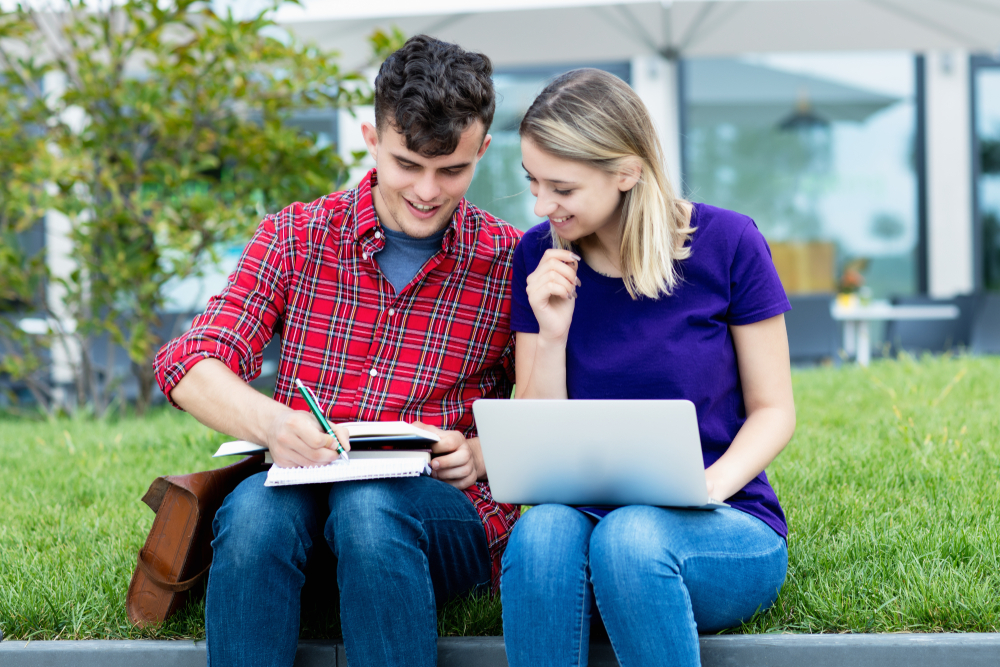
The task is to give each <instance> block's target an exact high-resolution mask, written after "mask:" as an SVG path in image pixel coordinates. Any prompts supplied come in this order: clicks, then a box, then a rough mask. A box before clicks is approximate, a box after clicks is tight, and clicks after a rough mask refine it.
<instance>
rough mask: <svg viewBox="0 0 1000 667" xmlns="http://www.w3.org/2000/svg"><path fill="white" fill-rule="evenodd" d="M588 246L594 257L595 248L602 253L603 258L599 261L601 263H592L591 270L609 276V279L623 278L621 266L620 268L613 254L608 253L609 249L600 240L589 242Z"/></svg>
mask: <svg viewBox="0 0 1000 667" xmlns="http://www.w3.org/2000/svg"><path fill="white" fill-rule="evenodd" d="M587 246H589V247H590V250H591V256H592V257H593V255H594V253H593V250H594V248H595V247H596V248H597V250H599V251H600V254H601V258H600V259H599V261H597V262H592V263H591V267H590V268H592V269H594V271H597V272H598V273H600V274H601V275H602V276H607V277H609V278H621V277H622V270H621V266H619V263H618V262H617V261H615V258H614V257H612V255H611V253H610V252H608V250H607V248H605V247H604V244H603V243H601V240H600V239H596V238H595V239H594V240H593V241H590V242H588V243H587Z"/></svg>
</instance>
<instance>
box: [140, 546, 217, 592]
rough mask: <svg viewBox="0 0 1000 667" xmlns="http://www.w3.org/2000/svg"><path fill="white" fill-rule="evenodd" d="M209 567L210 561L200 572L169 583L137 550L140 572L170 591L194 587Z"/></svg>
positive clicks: (181, 590)
mask: <svg viewBox="0 0 1000 667" xmlns="http://www.w3.org/2000/svg"><path fill="white" fill-rule="evenodd" d="M210 567H212V564H211V563H209V564H208V565H206V566H205V569H203V570H202V571H201V572H199V573H198V574H196V575H194V576H193V577H191V578H190V579H188V580H187V581H178V582H177V583H171V582H169V581H166V580H164V579H163V578H162V577H161V576H160V575H158V574H157V573H156V572H155V571H154V570H153V568H152V566H150V564H149V563H147V562H146V560H145V558H144V557H143V553H142V551H140V552H139V569H140V570H142V573H143V574H145V575H146V576H147V577H149V580H150V581H152V582H153V583H154V584H156V585H157V586H159V587H160V588H162V589H163V590H165V591H170V592H172V593H181V592H183V591H187V590H190V589H192V588H194V586H195V584H197V583H198V582H199V581H200V580H201V578H202V577H204V576H205V575H206V574H208V569H209V568H210Z"/></svg>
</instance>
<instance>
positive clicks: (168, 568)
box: [125, 454, 267, 627]
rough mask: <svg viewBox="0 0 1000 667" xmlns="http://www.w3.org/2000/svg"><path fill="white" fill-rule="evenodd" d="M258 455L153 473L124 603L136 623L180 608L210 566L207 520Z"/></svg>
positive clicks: (259, 462)
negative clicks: (143, 533) (149, 517)
mask: <svg viewBox="0 0 1000 667" xmlns="http://www.w3.org/2000/svg"><path fill="white" fill-rule="evenodd" d="M263 464H264V456H263V454H257V455H255V456H248V457H246V458H244V459H243V460H241V461H239V462H237V463H234V464H232V465H229V466H226V467H224V468H219V469H218V470H208V471H205V472H195V473H191V474H190V475H171V476H168V477H157V478H156V480H155V481H154V482H153V483H152V484H151V485H150V487H149V491H147V492H146V495H144V496H143V497H142V502H144V503H146V504H147V505H149V507H150V509H152V510H153V511H154V512H156V518H155V519H154V520H153V527H152V528H151V529H150V531H149V537H147V538H146V544H145V546H143V547H142V550H141V551H139V559H138V564H137V566H136V568H135V572H133V573H132V583H131V584H129V587H128V595H127V596H126V598H125V607H126V609H127V611H128V617H129V620H131V621H132V622H133V623H134V624H135V625H137V626H139V627H145V626H147V625H150V624H153V623H161V622H163V621H165V620H166V619H167V618H169V617H170V616H171V615H172V614H173V613H174V612H175V611H177V610H178V609H180V608H181V606H182V605H183V604H184V602H185V601H186V600H187V596H188V591H190V590H191V588H193V587H194V586H195V585H196V584H197V583H198V582H200V581H201V580H202V578H203V577H204V576H205V575H206V574H207V573H208V568H209V566H210V565H211V564H212V545H211V542H212V520H213V519H214V518H215V513H216V512H217V511H218V509H219V507H220V506H221V505H222V501H223V500H225V498H226V496H227V495H229V493H230V492H231V491H232V490H233V489H235V488H236V486H237V485H238V484H239V483H240V482H242V481H243V480H244V479H246V478H247V477H249V476H250V475H253V474H255V473H258V472H262V471H264V470H266V469H267V468H266V467H265V466H264V465H263Z"/></svg>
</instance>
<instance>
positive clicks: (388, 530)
mask: <svg viewBox="0 0 1000 667" xmlns="http://www.w3.org/2000/svg"><path fill="white" fill-rule="evenodd" d="M265 477H266V473H261V474H259V475H254V476H253V477H250V478H248V479H247V480H245V481H244V482H243V483H242V484H240V485H239V486H238V487H237V488H236V490H235V491H233V492H232V493H231V494H229V496H228V497H227V498H226V501H225V502H224V503H223V505H222V508H221V509H220V510H219V512H218V513H217V514H216V516H215V523H214V529H215V540H214V541H213V542H212V548H213V550H214V552H215V553H214V559H213V562H212V569H211V571H210V572H209V577H208V593H207V595H206V600H205V623H206V629H207V634H208V663H209V665H211V667H221V666H224V665H233V666H236V665H239V666H241V667H242V666H246V665H253V666H254V667H261V666H271V665H274V666H278V665H283V666H288V667H291V665H292V663H293V662H294V660H295V649H296V646H297V645H298V641H299V611H300V599H301V598H300V595H301V591H302V586H303V584H304V583H305V581H306V577H305V574H304V568H305V565H306V560H307V558H308V557H309V554H310V552H311V551H312V548H313V543H314V541H315V540H321V539H326V541H327V542H328V543H329V545H330V548H331V550H332V551H333V553H334V555H335V556H336V557H337V586H338V588H339V590H340V619H341V628H342V630H343V633H344V646H345V648H346V649H347V657H348V660H349V661H350V663H351V666H352V667H364V666H365V665H380V666H381V665H407V666H410V665H417V666H422V665H436V664H437V603H441V604H443V603H444V602H445V601H446V600H447V599H448V598H450V597H453V596H455V595H459V594H461V593H465V592H467V591H470V590H473V589H475V588H477V587H479V586H486V585H488V584H489V579H490V556H489V549H488V546H487V543H486V532H485V531H484V530H483V524H482V522H481V521H480V519H479V515H478V513H477V512H476V509H475V507H474V506H473V505H472V503H471V502H469V499H468V498H467V497H466V495H465V494H464V493H462V492H461V491H459V490H458V489H456V488H454V487H452V486H449V485H448V484H445V483H444V482H441V481H438V480H436V479H432V478H430V477H407V478H400V479H382V480H368V481H363V482H338V483H336V484H317V485H303V486H283V487H265V486H264V479H265Z"/></svg>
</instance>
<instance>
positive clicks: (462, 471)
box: [413, 422, 486, 489]
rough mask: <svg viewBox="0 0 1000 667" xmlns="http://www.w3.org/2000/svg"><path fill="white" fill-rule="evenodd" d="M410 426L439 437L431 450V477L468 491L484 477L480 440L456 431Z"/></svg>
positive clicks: (422, 424) (426, 425) (420, 425)
mask: <svg viewBox="0 0 1000 667" xmlns="http://www.w3.org/2000/svg"><path fill="white" fill-rule="evenodd" d="M413 425H414V426H416V427H417V428H422V429H424V430H425V431H430V432H431V433H434V434H435V435H437V436H439V437H440V438H441V439H440V440H439V441H438V442H435V443H434V445H433V446H432V447H431V455H432V456H433V457H434V458H432V459H431V470H432V472H431V477H433V478H434V479H439V480H441V481H442V482H446V483H448V484H451V485H452V486H454V487H455V488H456V489H467V488H469V487H470V486H472V485H473V484H475V483H476V480H478V479H480V478H484V477H486V468H485V466H484V465H483V453H482V450H481V449H480V448H479V438H466V437H465V436H464V435H462V434H461V433H460V432H459V431H442V430H441V429H439V428H437V427H435V426H431V425H429V424H424V423H422V422H413Z"/></svg>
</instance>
